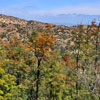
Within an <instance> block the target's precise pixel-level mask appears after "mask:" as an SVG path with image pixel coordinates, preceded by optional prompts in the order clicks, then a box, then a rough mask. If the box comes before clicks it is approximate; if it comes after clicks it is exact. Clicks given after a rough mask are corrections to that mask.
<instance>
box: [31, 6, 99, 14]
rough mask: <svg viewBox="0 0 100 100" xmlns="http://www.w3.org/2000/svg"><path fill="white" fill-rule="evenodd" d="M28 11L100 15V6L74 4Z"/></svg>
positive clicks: (34, 12) (35, 12) (33, 12)
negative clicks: (72, 5)
mask: <svg viewBox="0 0 100 100" xmlns="http://www.w3.org/2000/svg"><path fill="white" fill-rule="evenodd" d="M30 13H31V14H33V15H58V14H69V13H70V14H71V13H77V14H86V15H100V7H87V6H86V7H84V6H83V7H82V6H74V7H64V8H59V9H52V10H39V11H32V12H30Z"/></svg>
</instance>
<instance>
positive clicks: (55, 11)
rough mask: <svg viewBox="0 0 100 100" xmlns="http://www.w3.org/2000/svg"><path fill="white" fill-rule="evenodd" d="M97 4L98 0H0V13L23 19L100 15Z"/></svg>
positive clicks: (99, 0)
mask: <svg viewBox="0 0 100 100" xmlns="http://www.w3.org/2000/svg"><path fill="white" fill-rule="evenodd" d="M99 5H100V0H0V13H1V14H6V15H11V16H16V17H21V18H25V19H31V18H33V19H34V18H36V17H37V16H49V15H59V14H69V13H70V14H72V13H77V14H89V15H100V7H99ZM30 16H31V17H30Z"/></svg>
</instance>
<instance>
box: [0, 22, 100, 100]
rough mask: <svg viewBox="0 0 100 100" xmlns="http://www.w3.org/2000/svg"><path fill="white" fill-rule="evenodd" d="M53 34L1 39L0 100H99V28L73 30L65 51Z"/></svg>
mask: <svg viewBox="0 0 100 100" xmlns="http://www.w3.org/2000/svg"><path fill="white" fill-rule="evenodd" d="M4 27H6V26H4ZM55 35H56V33H52V31H50V27H47V29H46V30H45V31H43V32H41V33H40V32H38V31H37V32H36V31H33V32H32V34H30V35H28V39H27V40H21V39H19V36H18V35H17V34H13V35H11V36H9V39H4V38H3V37H2V36H1V38H0V100H100V25H96V23H95V22H92V24H91V25H88V26H87V27H86V28H84V26H83V25H78V26H76V27H75V28H73V29H72V30H71V31H70V36H71V37H70V43H69V44H66V49H65V50H62V49H61V47H59V41H57V40H56V38H55Z"/></svg>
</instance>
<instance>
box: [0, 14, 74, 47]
mask: <svg viewBox="0 0 100 100" xmlns="http://www.w3.org/2000/svg"><path fill="white" fill-rule="evenodd" d="M48 26H50V32H53V33H55V38H56V39H57V40H58V42H59V46H60V47H63V48H65V46H66V44H67V42H68V40H69V38H70V34H69V33H70V31H71V29H72V27H67V26H64V25H55V24H52V23H42V22H38V21H32V20H31V21H27V20H24V19H20V18H16V17H12V16H6V15H2V14H0V36H1V37H2V38H4V39H5V38H6V39H9V37H10V36H11V35H13V34H17V35H18V36H19V38H20V39H22V40H27V39H28V38H27V37H28V36H29V35H30V34H31V33H32V31H33V30H34V31H37V32H39V33H40V32H44V31H45V30H46V29H47V27H48Z"/></svg>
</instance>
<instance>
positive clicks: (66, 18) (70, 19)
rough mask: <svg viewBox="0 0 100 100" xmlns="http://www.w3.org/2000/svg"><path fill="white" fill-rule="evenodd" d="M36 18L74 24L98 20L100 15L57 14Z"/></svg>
mask: <svg viewBox="0 0 100 100" xmlns="http://www.w3.org/2000/svg"><path fill="white" fill-rule="evenodd" d="M36 20H39V21H42V22H49V23H54V24H57V25H66V26H74V25H78V24H90V23H91V21H93V20H96V21H97V23H98V22H99V21H100V15H84V14H75V13H74V14H59V15H55V16H53V15H50V16H47V15H46V16H42V17H37V18H36Z"/></svg>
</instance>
